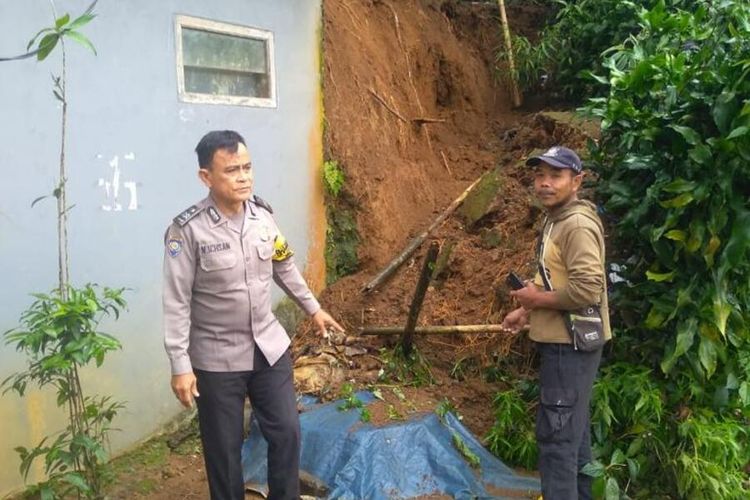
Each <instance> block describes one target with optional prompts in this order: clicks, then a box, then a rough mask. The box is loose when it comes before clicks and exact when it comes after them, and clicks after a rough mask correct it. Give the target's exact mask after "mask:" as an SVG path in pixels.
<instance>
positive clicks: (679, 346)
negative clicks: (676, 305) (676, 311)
mask: <svg viewBox="0 0 750 500" xmlns="http://www.w3.org/2000/svg"><path fill="white" fill-rule="evenodd" d="M697 327H698V323H697V321H696V320H695V318H690V319H688V320H687V321H683V322H681V323H680V324H679V325H678V326H677V340H676V344H675V350H674V354H673V356H674V357H675V358H679V357H680V356H682V355H683V354H685V353H686V352H688V351H689V350H690V348H691V347H692V346H693V341H694V339H695V333H696V330H697Z"/></svg>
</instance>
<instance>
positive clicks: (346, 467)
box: [242, 392, 540, 500]
mask: <svg viewBox="0 0 750 500" xmlns="http://www.w3.org/2000/svg"><path fill="white" fill-rule="evenodd" d="M357 397H358V398H359V399H360V400H361V401H362V402H363V403H364V404H368V403H370V402H372V401H373V400H374V396H373V395H372V394H371V393H369V392H359V393H357ZM342 404H343V402H342V401H334V402H331V403H327V404H315V403H314V400H312V399H311V398H308V399H306V400H305V401H303V405H304V407H305V411H303V413H301V414H300V424H301V428H302V457H301V463H300V468H301V469H302V470H303V471H305V472H307V473H309V474H311V475H312V476H314V477H315V478H317V479H318V480H320V482H322V483H323V484H325V485H326V486H327V488H328V494H327V496H326V498H331V499H334V498H335V499H352V500H361V499H368V500H379V499H384V500H385V499H394V498H412V497H418V496H422V497H425V496H429V495H444V496H451V497H453V498H459V499H468V498H480V499H484V498H529V497H530V496H531V495H532V494H534V493H538V492H539V489H540V485H539V480H538V479H536V478H532V477H525V476H520V475H518V474H516V473H515V472H514V471H513V470H512V469H510V468H509V467H507V466H506V465H505V464H503V463H502V462H501V461H499V460H498V459H497V458H496V457H495V456H493V455H492V454H491V453H489V452H488V451H487V450H485V449H484V447H483V446H482V445H481V443H480V442H479V441H478V440H477V439H476V438H475V437H474V436H473V435H472V434H471V433H470V432H469V431H468V430H467V429H466V428H465V427H464V426H463V425H462V424H461V422H460V421H459V420H458V419H457V418H455V417H454V416H453V415H452V414H451V413H447V414H446V415H445V417H443V418H440V417H438V416H437V415H436V414H435V413H429V414H424V415H420V416H418V417H415V418H412V419H410V420H406V421H398V422H394V423H389V424H387V425H382V426H374V425H371V424H364V423H362V422H361V421H360V413H359V411H358V410H357V409H352V410H346V411H341V410H339V406H341V405H342ZM454 435H455V436H457V438H454ZM456 439H460V440H461V441H463V443H464V444H465V445H466V447H467V448H468V449H469V450H471V452H472V453H474V454H475V455H476V456H477V457H478V458H479V464H480V465H479V467H478V468H472V467H471V466H470V465H469V463H468V462H467V460H466V459H465V458H464V456H463V455H462V454H461V453H460V452H459V451H458V450H457V449H456V445H455V444H454V442H456V441H455V440H456ZM266 451H267V444H266V442H265V440H264V439H263V437H262V436H261V433H260V430H259V428H258V425H257V422H255V420H253V423H252V424H251V428H250V435H249V436H248V438H247V440H246V441H245V443H244V444H243V447H242V466H243V472H244V475H245V482H246V484H247V485H248V486H249V487H250V488H251V489H254V490H256V491H260V492H262V493H266V492H267V488H266V470H267V468H266V467H267V463H266Z"/></svg>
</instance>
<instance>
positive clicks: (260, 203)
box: [253, 195, 273, 214]
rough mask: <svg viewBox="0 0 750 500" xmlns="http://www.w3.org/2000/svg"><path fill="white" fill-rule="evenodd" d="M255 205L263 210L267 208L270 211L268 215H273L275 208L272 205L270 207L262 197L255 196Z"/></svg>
mask: <svg viewBox="0 0 750 500" xmlns="http://www.w3.org/2000/svg"><path fill="white" fill-rule="evenodd" d="M253 203H255V204H256V205H258V206H259V207H261V208H265V209H266V210H267V211H268V213H271V214H272V213H273V208H271V205H269V204H268V203H267V202H266V200H264V199H263V198H261V197H260V196H258V195H253Z"/></svg>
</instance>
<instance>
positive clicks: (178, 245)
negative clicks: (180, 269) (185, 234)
mask: <svg viewBox="0 0 750 500" xmlns="http://www.w3.org/2000/svg"><path fill="white" fill-rule="evenodd" d="M167 251H168V252H169V256H170V257H177V256H178V255H180V252H182V240H181V239H180V238H169V240H168V241H167Z"/></svg>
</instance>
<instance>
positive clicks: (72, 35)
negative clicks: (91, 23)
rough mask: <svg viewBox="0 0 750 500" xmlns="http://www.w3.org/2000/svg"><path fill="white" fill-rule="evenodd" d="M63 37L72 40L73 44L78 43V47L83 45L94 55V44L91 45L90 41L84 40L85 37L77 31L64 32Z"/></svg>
mask: <svg viewBox="0 0 750 500" xmlns="http://www.w3.org/2000/svg"><path fill="white" fill-rule="evenodd" d="M65 36H67V37H68V38H71V39H73V40H74V41H75V42H77V43H79V44H80V45H83V46H84V47H86V48H87V49H90V50H91V52H93V53H94V55H96V48H95V47H94V44H93V43H91V40H89V39H88V38H86V36H85V35H84V34H82V33H80V32H78V31H66V32H65Z"/></svg>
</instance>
